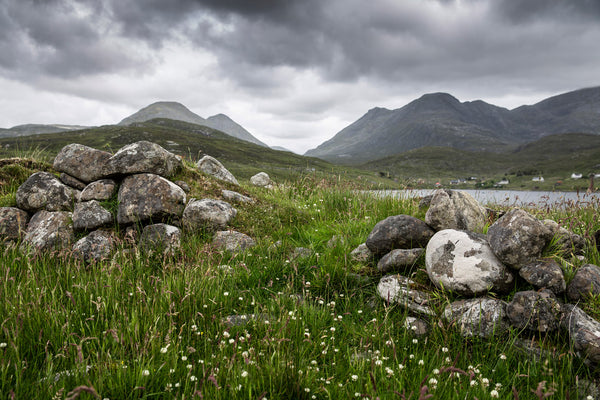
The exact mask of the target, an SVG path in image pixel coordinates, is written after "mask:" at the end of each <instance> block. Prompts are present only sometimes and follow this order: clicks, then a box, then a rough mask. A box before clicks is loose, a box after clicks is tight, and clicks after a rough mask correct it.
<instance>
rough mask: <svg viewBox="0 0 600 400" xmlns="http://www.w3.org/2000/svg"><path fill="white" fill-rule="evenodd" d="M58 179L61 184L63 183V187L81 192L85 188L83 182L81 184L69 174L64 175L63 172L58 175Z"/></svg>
mask: <svg viewBox="0 0 600 400" xmlns="http://www.w3.org/2000/svg"><path fill="white" fill-rule="evenodd" d="M58 179H60V181H61V182H62V183H64V184H65V185H67V186H70V187H72V188H74V189H77V190H83V188H85V186H86V184H85V182H82V181H80V180H79V179H77V178H75V177H73V176H71V175H69V174H65V173H64V172H63V173H61V174H60V176H59V177H58Z"/></svg>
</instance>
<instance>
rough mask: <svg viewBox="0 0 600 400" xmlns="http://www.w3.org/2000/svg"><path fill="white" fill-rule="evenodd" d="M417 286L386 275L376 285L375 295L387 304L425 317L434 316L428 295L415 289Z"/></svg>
mask: <svg viewBox="0 0 600 400" xmlns="http://www.w3.org/2000/svg"><path fill="white" fill-rule="evenodd" d="M415 286H417V284H416V283H415V282H414V281H412V280H411V279H409V278H407V277H405V276H402V275H386V276H384V277H383V278H381V280H380V281H379V284H378V285H377V294H378V295H379V297H381V298H382V299H383V300H385V301H386V302H388V303H397V304H399V305H401V306H402V307H404V308H407V309H408V310H410V311H412V312H414V313H417V314H421V315H426V316H433V315H435V313H434V311H433V310H432V309H431V308H430V307H429V304H430V303H431V297H430V296H429V294H428V293H426V292H423V291H420V290H417V289H415V288H414V287H415Z"/></svg>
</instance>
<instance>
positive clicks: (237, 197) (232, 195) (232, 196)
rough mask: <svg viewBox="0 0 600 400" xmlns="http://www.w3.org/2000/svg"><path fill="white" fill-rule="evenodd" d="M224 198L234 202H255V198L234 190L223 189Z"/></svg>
mask: <svg viewBox="0 0 600 400" xmlns="http://www.w3.org/2000/svg"><path fill="white" fill-rule="evenodd" d="M221 194H222V195H223V198H224V199H225V200H227V201H232V202H234V203H254V200H253V199H252V198H251V197H248V196H244V195H243V194H240V193H238V192H234V191H232V190H225V189H223V191H221Z"/></svg>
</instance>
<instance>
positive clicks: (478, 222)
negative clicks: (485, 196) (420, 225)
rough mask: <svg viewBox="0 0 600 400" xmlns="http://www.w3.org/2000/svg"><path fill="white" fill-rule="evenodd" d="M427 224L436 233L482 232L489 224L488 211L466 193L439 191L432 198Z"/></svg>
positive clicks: (427, 214)
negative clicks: (451, 231) (447, 231)
mask: <svg viewBox="0 0 600 400" xmlns="http://www.w3.org/2000/svg"><path fill="white" fill-rule="evenodd" d="M425 222H426V223H427V225H429V226H431V227H432V228H433V229H434V230H436V231H441V230H443V229H458V230H467V231H472V232H482V231H483V227H484V226H485V224H486V222H487V211H486V209H485V208H484V207H483V206H481V205H480V204H479V203H478V202H477V200H475V199H474V198H473V196H471V195H470V194H468V193H466V192H461V191H456V190H446V189H438V190H436V191H435V192H434V193H433V197H432V198H431V202H430V204H429V209H428V210H427V213H426V214H425Z"/></svg>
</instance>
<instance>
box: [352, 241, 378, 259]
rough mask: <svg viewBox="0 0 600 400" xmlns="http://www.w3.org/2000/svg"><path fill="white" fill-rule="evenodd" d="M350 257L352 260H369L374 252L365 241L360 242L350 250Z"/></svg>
mask: <svg viewBox="0 0 600 400" xmlns="http://www.w3.org/2000/svg"><path fill="white" fill-rule="evenodd" d="M350 258H351V259H352V260H353V261H358V262H369V261H371V260H372V259H373V258H374V254H373V252H371V250H369V248H368V247H367V245H366V243H362V244H359V245H358V247H356V248H355V249H354V250H352V251H351V252H350Z"/></svg>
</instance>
